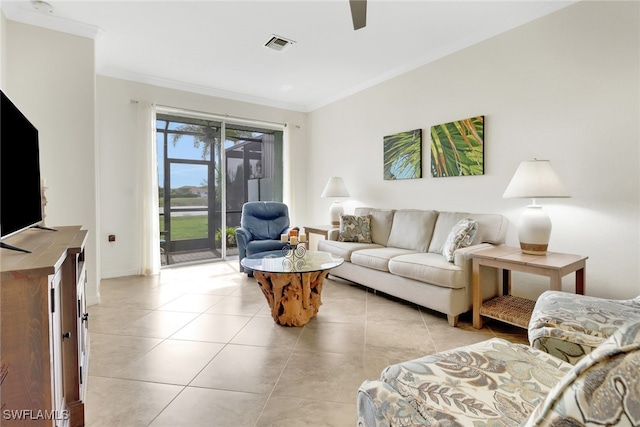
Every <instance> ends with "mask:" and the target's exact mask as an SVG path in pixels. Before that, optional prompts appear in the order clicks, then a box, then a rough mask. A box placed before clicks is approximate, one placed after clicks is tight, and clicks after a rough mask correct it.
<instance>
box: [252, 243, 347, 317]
mask: <svg viewBox="0 0 640 427" xmlns="http://www.w3.org/2000/svg"><path fill="white" fill-rule="evenodd" d="M300 249H303V248H302V246H300V247H299V248H297V249H296V250H293V251H291V252H290V253H289V256H285V255H284V254H283V252H282V251H270V252H262V253H259V254H255V255H250V256H248V257H246V258H243V259H242V261H241V264H242V266H243V267H245V268H249V269H251V270H253V275H254V277H255V278H256V280H257V281H258V284H259V285H260V289H261V290H262V293H263V294H264V296H265V298H266V299H267V302H268V304H269V307H270V308H271V316H272V317H273V320H274V321H275V322H276V323H278V324H279V325H283V326H304V325H306V324H307V323H308V322H309V320H311V318H312V317H314V316H315V315H316V314H317V313H318V309H319V308H320V305H321V304H322V300H321V297H320V296H321V293H322V285H323V283H324V279H325V277H327V274H329V270H330V269H332V268H334V267H337V266H339V265H340V264H342V263H343V262H344V260H343V259H342V258H341V257H338V256H334V255H332V254H330V253H328V252H318V251H306V250H300ZM296 254H297V255H298V256H296Z"/></svg>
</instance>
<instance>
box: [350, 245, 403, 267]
mask: <svg viewBox="0 0 640 427" xmlns="http://www.w3.org/2000/svg"><path fill="white" fill-rule="evenodd" d="M410 253H414V252H413V251H411V250H409V249H400V248H375V249H361V250H358V251H355V252H353V253H352V254H351V262H352V263H353V264H356V265H361V266H363V267H367V268H373V269H375V270H381V271H389V260H390V259H391V258H394V257H397V256H399V255H407V254H410Z"/></svg>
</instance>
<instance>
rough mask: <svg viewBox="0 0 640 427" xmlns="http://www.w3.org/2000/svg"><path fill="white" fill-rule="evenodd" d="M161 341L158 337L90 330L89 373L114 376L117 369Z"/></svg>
mask: <svg viewBox="0 0 640 427" xmlns="http://www.w3.org/2000/svg"><path fill="white" fill-rule="evenodd" d="M161 342H162V339H160V338H145V337H131V336H124V335H111V334H100V333H97V332H95V331H92V332H91V334H90V346H91V351H90V355H91V360H90V364H89V374H90V375H96V376H99V377H114V374H115V372H116V371H117V370H119V369H121V368H122V367H123V366H125V365H126V364H127V363H130V362H131V361H132V360H136V359H139V358H140V357H142V356H143V355H144V354H145V353H147V352H148V351H149V350H151V349H152V348H154V347H155V346H157V345H158V344H160V343H161Z"/></svg>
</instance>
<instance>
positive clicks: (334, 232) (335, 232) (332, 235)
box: [327, 228, 340, 242]
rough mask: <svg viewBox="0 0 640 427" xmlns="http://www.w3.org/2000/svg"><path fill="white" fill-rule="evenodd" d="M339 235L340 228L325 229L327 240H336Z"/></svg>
mask: <svg viewBox="0 0 640 427" xmlns="http://www.w3.org/2000/svg"><path fill="white" fill-rule="evenodd" d="M339 235H340V229H339V228H332V229H330V230H329V231H327V239H328V240H333V241H336V242H337V241H338V236H339Z"/></svg>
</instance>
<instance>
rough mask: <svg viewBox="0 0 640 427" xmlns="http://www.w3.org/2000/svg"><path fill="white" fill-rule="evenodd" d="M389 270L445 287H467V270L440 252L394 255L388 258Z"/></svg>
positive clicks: (399, 274)
mask: <svg viewBox="0 0 640 427" xmlns="http://www.w3.org/2000/svg"><path fill="white" fill-rule="evenodd" d="M389 272H390V273H392V274H395V275H398V276H402V277H406V278H408V279H414V280H417V281H419V282H424V283H430V284H432V285H437V286H442V287H445V288H453V289H460V288H466V287H467V278H468V277H467V273H468V272H467V271H465V270H464V269H463V268H462V267H459V266H457V265H455V264H452V263H450V262H448V261H447V260H446V259H445V258H444V257H443V256H442V255H440V254H432V253H413V254H408V255H400V256H397V257H394V258H392V259H391V260H389Z"/></svg>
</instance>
